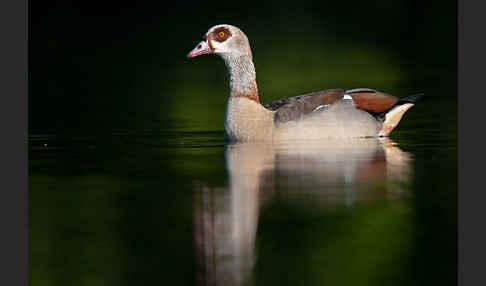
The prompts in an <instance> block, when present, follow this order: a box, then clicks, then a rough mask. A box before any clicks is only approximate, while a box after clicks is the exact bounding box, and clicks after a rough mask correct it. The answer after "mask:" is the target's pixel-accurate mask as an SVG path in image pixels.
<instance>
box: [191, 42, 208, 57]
mask: <svg viewBox="0 0 486 286" xmlns="http://www.w3.org/2000/svg"><path fill="white" fill-rule="evenodd" d="M212 53H213V51H212V50H211V48H210V47H209V45H208V42H207V41H201V42H200V43H199V44H198V45H197V46H196V47H195V48H194V50H192V51H191V52H190V53H189V54H187V57H188V58H194V57H197V56H200V55H205V54H212Z"/></svg>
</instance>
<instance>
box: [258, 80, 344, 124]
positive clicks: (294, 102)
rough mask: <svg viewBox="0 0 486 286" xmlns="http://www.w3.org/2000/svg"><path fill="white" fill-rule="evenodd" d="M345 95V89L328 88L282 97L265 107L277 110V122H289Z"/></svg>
mask: <svg viewBox="0 0 486 286" xmlns="http://www.w3.org/2000/svg"><path fill="white" fill-rule="evenodd" d="M343 96H344V89H340V88H337V89H327V90H321V91H316V92H312V93H308V94H304V95H299V96H294V97H290V98H282V99H279V100H277V101H274V102H272V103H269V104H267V105H265V108H267V109H269V110H272V111H276V113H275V121H276V122H280V123H281V122H287V121H291V120H294V119H298V118H300V117H301V116H303V115H306V114H309V113H311V112H312V111H314V110H315V109H316V108H317V107H318V106H321V105H327V104H332V103H334V102H335V101H337V100H339V99H341V98H342V97H343Z"/></svg>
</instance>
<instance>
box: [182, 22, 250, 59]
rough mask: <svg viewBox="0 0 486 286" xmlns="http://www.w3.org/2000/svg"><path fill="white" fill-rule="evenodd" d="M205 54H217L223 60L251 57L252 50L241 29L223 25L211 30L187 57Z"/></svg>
mask: <svg viewBox="0 0 486 286" xmlns="http://www.w3.org/2000/svg"><path fill="white" fill-rule="evenodd" d="M205 54H216V55H219V56H221V57H223V58H228V57H240V56H251V49H250V44H249V42H248V38H247V37H246V35H245V34H244V33H243V32H242V31H241V30H240V29H239V28H237V27H235V26H231V25H227V24H223V25H216V26H214V27H212V28H210V29H209V30H208V32H207V33H206V34H205V35H204V36H203V40H202V41H201V42H199V44H197V46H196V47H195V48H194V49H193V50H192V51H191V52H190V53H189V54H188V55H187V57H188V58H194V57H197V56H200V55H205Z"/></svg>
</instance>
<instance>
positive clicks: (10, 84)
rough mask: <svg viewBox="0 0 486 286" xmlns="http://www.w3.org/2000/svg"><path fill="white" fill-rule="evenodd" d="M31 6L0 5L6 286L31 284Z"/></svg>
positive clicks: (0, 190)
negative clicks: (29, 223)
mask: <svg viewBox="0 0 486 286" xmlns="http://www.w3.org/2000/svg"><path fill="white" fill-rule="evenodd" d="M27 21H28V10H27V0H2V1H0V130H1V133H0V138H1V140H0V142H1V143H0V145H1V148H0V150H1V152H0V154H1V157H0V158H1V159H0V162H1V164H0V165H1V166H2V170H1V171H0V226H1V233H0V240H1V241H2V242H1V244H0V245H1V247H0V257H1V259H0V261H1V262H2V264H3V265H1V267H0V284H1V285H27V283H28V277H27V275H28V268H27V267H28V245H27V243H28V236H27V232H28V224H27V223H28V221H27V215H28V214H27V211H28V209H27V185H28V184H27V180H28V171H27V170H28V169H27V160H28V156H27V141H28V140H27V138H28V137H27V78H28V72H27V63H28V62H27V52H28V42H27V41H28V40H27V39H28V34H27V32H28V30H27V29H28V25H27Z"/></svg>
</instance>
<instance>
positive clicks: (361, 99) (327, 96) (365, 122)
mask: <svg viewBox="0 0 486 286" xmlns="http://www.w3.org/2000/svg"><path fill="white" fill-rule="evenodd" d="M204 54H216V55H219V56H220V57H222V58H223V60H224V62H225V64H226V68H227V70H228V76H229V88H230V97H229V99H228V103H227V107H226V115H225V123H224V130H225V135H226V138H227V139H229V140H230V141H261V140H288V139H321V138H350V137H378V136H387V135H388V134H389V133H390V132H391V131H392V130H393V129H394V128H395V127H396V126H397V124H398V122H399V121H400V119H401V118H402V116H403V114H404V113H405V112H406V111H407V110H408V109H409V108H410V107H412V106H413V105H414V104H415V102H416V100H417V99H418V98H419V97H420V96H409V97H406V98H404V99H398V98H397V97H394V96H391V95H388V94H385V93H382V92H379V91H376V90H373V89H369V88H357V89H350V90H344V89H328V90H323V91H317V92H313V93H309V94H304V95H300V96H295V97H291V98H284V99H280V100H277V101H275V102H272V103H270V104H267V105H265V106H263V105H261V104H260V100H259V97H258V88H257V83H256V73H255V66H254V64H253V59H252V53H251V49H250V44H249V42H248V38H247V37H246V35H245V34H244V33H243V32H242V31H241V30H240V29H239V28H237V27H235V26H231V25H226V24H223V25H216V26H214V27H212V28H211V29H209V31H208V32H207V33H206V34H205V35H204V36H203V40H202V41H201V42H200V43H199V44H198V45H197V46H196V47H195V48H194V49H193V50H192V51H191V52H190V53H189V54H188V55H187V57H188V58H194V57H197V56H200V55H204Z"/></svg>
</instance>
